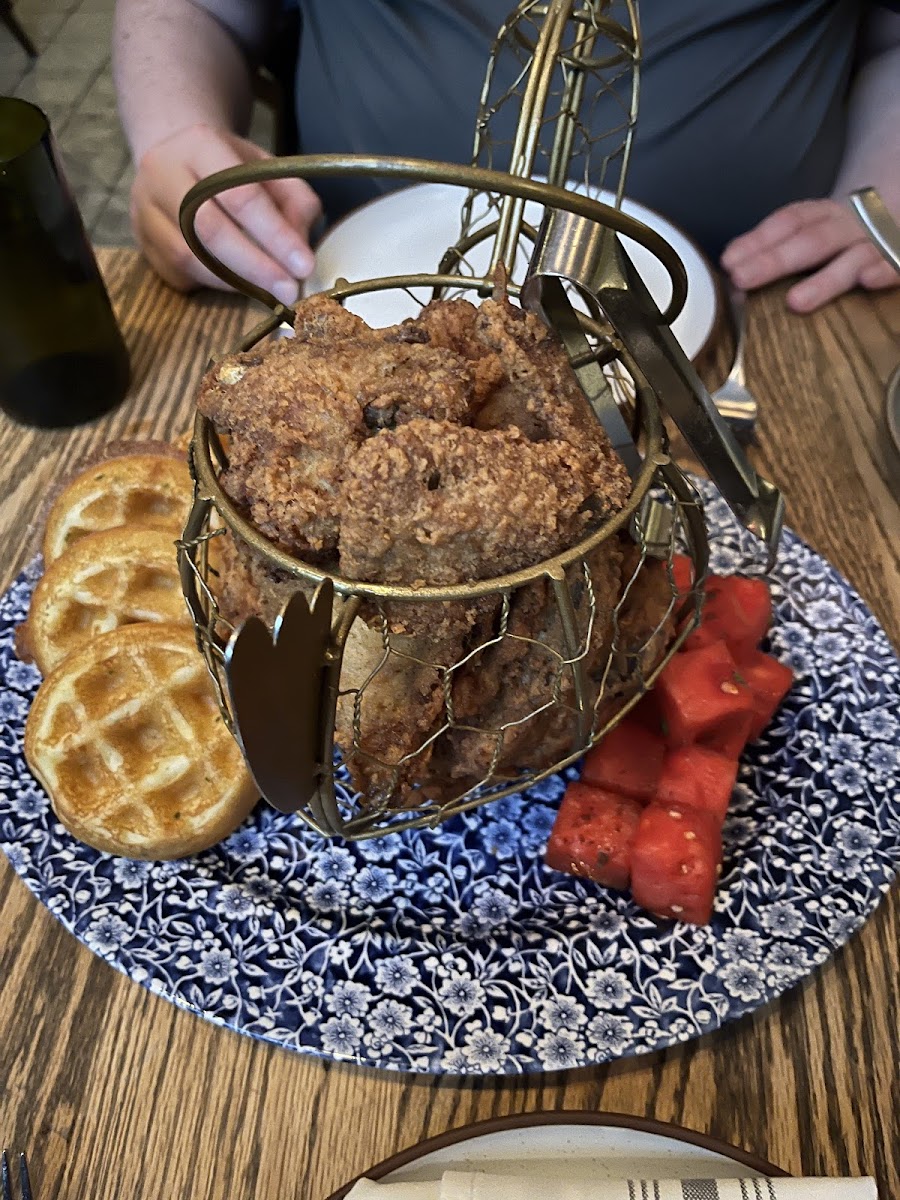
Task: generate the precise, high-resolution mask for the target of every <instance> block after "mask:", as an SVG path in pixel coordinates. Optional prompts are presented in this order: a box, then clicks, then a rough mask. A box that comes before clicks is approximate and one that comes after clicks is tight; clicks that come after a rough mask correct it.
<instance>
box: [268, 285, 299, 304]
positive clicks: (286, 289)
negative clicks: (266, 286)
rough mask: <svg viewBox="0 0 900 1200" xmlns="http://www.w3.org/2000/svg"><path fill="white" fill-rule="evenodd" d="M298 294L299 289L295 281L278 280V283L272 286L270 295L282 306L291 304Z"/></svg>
mask: <svg viewBox="0 0 900 1200" xmlns="http://www.w3.org/2000/svg"><path fill="white" fill-rule="evenodd" d="M299 294H300V289H299V288H298V287H297V281H296V280H295V279H279V281H278V283H276V284H273V285H272V295H273V296H274V297H275V299H276V300H280V301H281V303H282V304H287V305H291V304H293V303H294V302H295V301H296V299H297V297H298V296H299Z"/></svg>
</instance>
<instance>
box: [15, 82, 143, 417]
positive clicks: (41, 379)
mask: <svg viewBox="0 0 900 1200" xmlns="http://www.w3.org/2000/svg"><path fill="white" fill-rule="evenodd" d="M129 377H130V368H129V362H128V351H127V350H126V348H125V344H124V342H123V340H122V335H121V333H120V332H119V328H118V325H117V324H116V319H115V315H114V314H113V311H112V306H111V305H110V302H109V297H108V296H107V294H106V288H105V287H104V285H103V280H102V278H101V276H100V272H99V270H98V269H97V263H96V260H95V258H94V255H93V251H92V250H91V246H90V243H89V242H88V239H87V236H86V234H85V231H84V226H83V225H82V222H81V216H80V214H79V212H78V209H77V207H76V205H75V202H74V200H73V199H72V195H71V193H70V191H69V188H68V185H67V184H66V181H65V177H64V175H63V173H62V169H61V166H60V163H59V159H58V155H57V152H56V148H55V146H54V143H53V138H52V135H51V132H50V125H49V122H48V121H47V118H46V117H45V115H44V114H43V113H42V112H41V110H40V109H39V108H36V107H35V106H34V105H33V104H28V103H27V102H26V101H24V100H18V99H14V98H12V97H6V96H0V408H2V409H3V411H4V412H6V413H7V414H8V415H9V416H10V417H12V418H13V419H14V420H16V421H21V422H23V423H24V424H27V425H37V426H44V427H48V428H61V427H64V426H69V425H78V424H80V423H81V422H82V421H89V420H91V419H92V418H94V417H98V416H101V415H102V414H103V413H106V412H109V411H110V409H112V408H115V406H116V405H117V404H119V403H120V402H121V401H122V399H123V398H124V396H125V393H126V392H127V390H128V383H129Z"/></svg>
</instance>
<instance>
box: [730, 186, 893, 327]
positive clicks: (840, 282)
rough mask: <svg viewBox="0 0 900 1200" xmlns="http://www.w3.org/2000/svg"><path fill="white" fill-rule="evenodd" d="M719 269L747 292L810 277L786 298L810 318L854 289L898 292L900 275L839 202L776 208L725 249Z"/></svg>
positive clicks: (816, 202)
mask: <svg viewBox="0 0 900 1200" xmlns="http://www.w3.org/2000/svg"><path fill="white" fill-rule="evenodd" d="M721 262H722V266H723V267H724V268H725V270H726V271H727V272H728V274H729V275H730V276H731V279H732V282H733V283H734V284H735V285H736V286H737V287H739V288H742V289H744V290H745V291H749V290H751V289H752V288H758V287H762V286H763V285H765V284H767V283H772V282H773V280H776V279H781V278H783V276H785V275H794V274H796V273H798V272H800V271H809V272H811V273H810V274H809V275H808V276H807V277H806V279H804V280H802V281H801V282H800V283H796V284H794V286H793V287H792V288H791V289H790V290H789V292H788V294H787V303H788V307H789V308H792V309H793V310H794V312H801V313H808V312H812V311H813V310H814V309H817V308H821V306H822V305H823V304H827V303H828V301H829V300H833V299H834V298H835V297H836V296H840V295H843V293H844V292H848V291H850V289H851V288H854V287H864V288H869V289H872V290H874V289H876V288H889V287H896V286H897V285H898V284H900V275H898V273H897V272H896V271H895V270H894V268H893V267H892V266H891V264H890V263H889V262H887V261H886V260H885V259H884V258H882V256H881V254H880V252H879V251H878V249H877V247H876V246H875V245H874V244H873V243H872V242H871V241H870V240H869V237H868V234H867V233H866V231H865V229H864V227H863V225H862V223H861V222H860V220H859V218H858V217H857V216H856V214H855V213H854V212H852V211H851V209H850V208H849V207H848V206H847V205H846V204H841V203H839V202H838V201H837V200H801V201H799V202H797V203H796V204H788V205H786V206H785V207H784V208H779V209H777V210H776V211H775V212H773V213H772V214H771V216H768V217H766V219H765V220H764V221H761V222H760V224H759V225H757V226H756V228H755V229H751V230H750V232H749V233H745V234H742V236H741V237H739V238H735V239H734V241H733V242H731V243H729V245H728V246H726V247H725V252H724V253H723V255H722V259H721Z"/></svg>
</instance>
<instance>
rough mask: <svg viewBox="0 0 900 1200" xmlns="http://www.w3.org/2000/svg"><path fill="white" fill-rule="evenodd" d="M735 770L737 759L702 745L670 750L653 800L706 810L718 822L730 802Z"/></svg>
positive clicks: (720, 822) (723, 816)
mask: <svg viewBox="0 0 900 1200" xmlns="http://www.w3.org/2000/svg"><path fill="white" fill-rule="evenodd" d="M737 770H738V764H737V759H736V758H726V757H725V755H724V754H717V753H716V752H715V751H714V750H708V749H707V748H706V747H705V746H683V747H681V748H680V749H678V750H670V751H669V753H668V754H667V755H666V757H665V761H664V762H663V768H662V773H661V774H660V778H659V786H658V787H657V789H656V801H657V803H658V804H680V805H683V806H684V807H685V808H691V809H696V810H698V811H699V812H706V813H709V815H710V816H711V817H713V818H714V819H715V820H716V821H717V822H718V824H719V825H721V824H722V822H723V821H724V820H725V814H726V812H727V811H728V805H729V803H730V801H731V793H732V791H733V790H734V784H735V780H736V779H737Z"/></svg>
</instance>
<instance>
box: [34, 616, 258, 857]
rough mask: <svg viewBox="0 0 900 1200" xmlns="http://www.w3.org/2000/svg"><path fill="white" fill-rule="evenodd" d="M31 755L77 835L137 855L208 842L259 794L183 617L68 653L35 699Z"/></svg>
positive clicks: (189, 850)
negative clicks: (181, 621) (178, 623)
mask: <svg viewBox="0 0 900 1200" xmlns="http://www.w3.org/2000/svg"><path fill="white" fill-rule="evenodd" d="M25 757H26V759H27V761H28V765H29V766H30V768H31V770H32V772H33V773H34V775H35V776H36V777H37V778H38V779H39V780H40V782H41V783H42V784H43V785H44V787H45V788H46V789H47V792H48V793H49V795H50V798H51V800H52V801H53V807H54V809H55V811H56V814H57V816H58V817H59V819H60V821H62V823H63V825H65V827H66V828H67V829H68V830H69V832H70V833H72V834H73V835H74V836H75V837H77V838H78V839H79V840H80V841H83V842H86V843H87V844H88V845H89V846H93V847H95V848H96V849H97V850H104V851H106V852H107V853H110V854H119V855H123V856H125V857H127V858H144V859H167V858H182V857H184V856H185V855H188V854H194V853H197V852H198V851H200V850H205V849H207V848H208V847H209V846H212V845H214V844H215V843H216V842H218V841H221V839H222V838H224V837H226V836H227V835H228V834H229V833H231V832H232V831H233V830H234V829H235V828H237V826H238V825H239V824H240V823H241V821H243V819H244V818H245V817H246V816H247V814H248V813H249V812H250V810H251V809H252V808H253V805H254V804H255V802H256V799H257V795H258V793H257V791H256V789H255V787H254V785H253V783H252V780H251V778H250V776H249V774H248V773H247V770H246V768H245V766H244V761H243V758H242V756H241V752H240V750H239V749H238V746H237V743H236V742H235V740H234V738H233V737H232V736H231V734H230V733H229V732H228V729H227V728H226V726H225V724H224V722H223V721H222V717H221V714H220V712H219V708H218V705H217V703H216V697H215V693H214V690H213V685H212V681H211V680H210V677H209V674H208V672H207V670H206V666H205V665H204V662H203V659H202V658H201V657H200V654H199V653H198V651H197V647H196V643H195V641H194V637H193V634H192V633H191V632H190V630H188V629H184V628H181V627H180V626H176V625H164V624H158V625H151V624H140V625H128V626H123V627H122V628H120V629H115V630H113V632H112V633H107V634H103V635H102V636H101V637H98V638H95V639H94V640H93V641H91V642H89V643H87V644H86V645H84V646H82V647H81V648H80V649H78V650H76V651H74V653H72V654H70V655H69V656H68V657H67V658H66V659H65V660H64V661H63V662H62V663H60V665H59V666H58V667H57V668H56V669H55V670H54V671H53V672H52V673H51V674H50V675H49V676H48V677H47V679H46V680H45V681H44V683H43V684H42V685H41V687H40V689H39V690H38V693H37V696H36V697H35V700H34V703H33V704H32V706H31V711H30V713H29V715H28V721H27V724H26V727H25Z"/></svg>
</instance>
